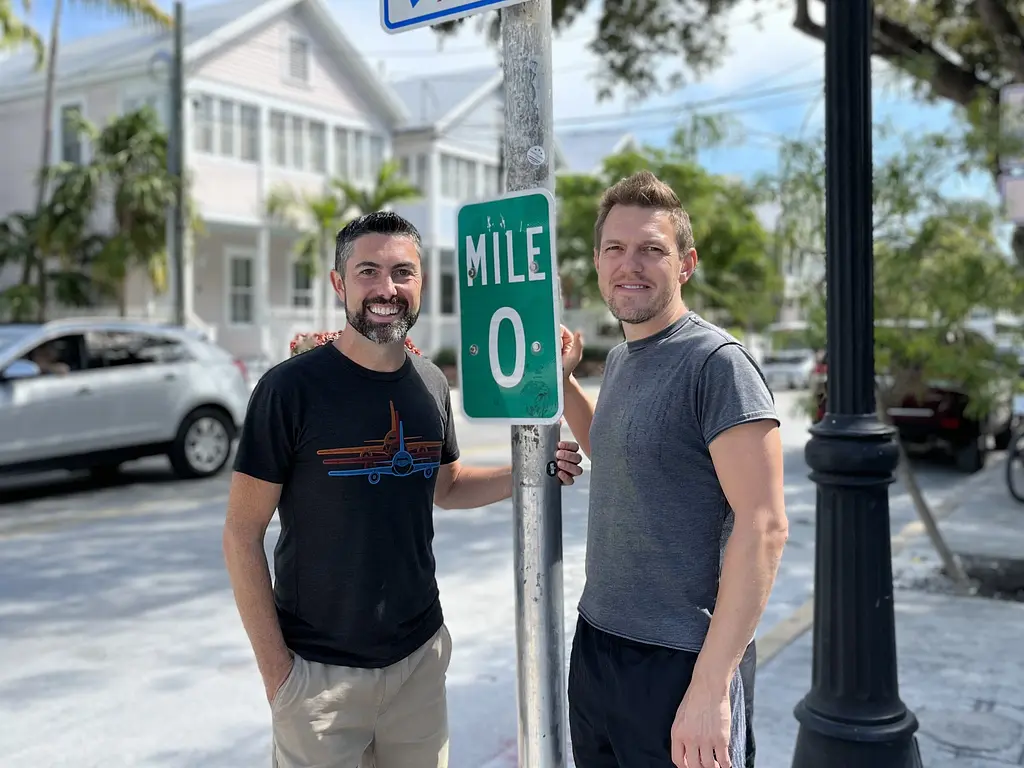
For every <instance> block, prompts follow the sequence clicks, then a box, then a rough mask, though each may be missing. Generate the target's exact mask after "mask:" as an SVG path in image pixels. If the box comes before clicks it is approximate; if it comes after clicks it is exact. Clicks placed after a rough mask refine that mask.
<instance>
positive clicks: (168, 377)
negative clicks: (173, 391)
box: [164, 373, 178, 381]
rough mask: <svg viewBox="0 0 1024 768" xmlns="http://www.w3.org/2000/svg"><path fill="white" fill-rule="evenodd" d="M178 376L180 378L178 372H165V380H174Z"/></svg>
mask: <svg viewBox="0 0 1024 768" xmlns="http://www.w3.org/2000/svg"><path fill="white" fill-rule="evenodd" d="M177 378H178V374H176V373H165V374H164V381H174V380H175V379H177Z"/></svg>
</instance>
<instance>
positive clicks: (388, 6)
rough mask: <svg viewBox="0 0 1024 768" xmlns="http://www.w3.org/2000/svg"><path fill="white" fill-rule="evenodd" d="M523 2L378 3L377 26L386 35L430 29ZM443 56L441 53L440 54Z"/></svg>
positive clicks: (441, 0)
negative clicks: (378, 20) (380, 27)
mask: <svg viewBox="0 0 1024 768" xmlns="http://www.w3.org/2000/svg"><path fill="white" fill-rule="evenodd" d="M525 1H526V0H380V24H381V26H382V27H384V31H385V32H387V33H389V34H397V33H399V32H408V31H409V30H410V29H418V28H420V27H430V26H433V25H435V24H442V23H444V22H446V21H454V20H455V19H461V18H463V17H465V16H472V15H473V14H476V13H483V12H484V11H494V10H497V9H498V8H505V7H507V6H509V5H518V4H519V3H522V2H525ZM441 53H442V55H443V53H444V52H443V51H442V52H441Z"/></svg>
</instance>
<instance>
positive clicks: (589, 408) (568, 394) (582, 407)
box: [562, 376, 594, 458]
mask: <svg viewBox="0 0 1024 768" xmlns="http://www.w3.org/2000/svg"><path fill="white" fill-rule="evenodd" d="M562 415H563V416H564V417H565V422H566V423H567V424H568V425H569V429H571V430H572V436H573V437H575V438H576V442H577V443H579V445H580V450H581V451H583V453H585V454H586V455H587V457H588V458H589V457H590V424H591V422H593V421H594V404H593V403H592V402H590V398H589V397H587V394H586V392H584V391H583V387H581V386H580V383H579V382H578V381H576V377H575V376H570V377H569V378H568V379H566V380H565V407H564V409H563V414H562Z"/></svg>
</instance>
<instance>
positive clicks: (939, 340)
mask: <svg viewBox="0 0 1024 768" xmlns="http://www.w3.org/2000/svg"><path fill="white" fill-rule="evenodd" d="M877 130H878V132H879V134H881V135H882V138H890V137H891V132H890V130H889V129H887V128H885V127H880V128H878V129H877ZM899 138H901V141H900V143H901V144H902V148H901V149H900V150H899V151H897V152H894V153H893V154H892V155H891V156H889V157H885V158H878V159H876V163H875V169H874V189H873V206H874V220H873V228H874V314H875V320H876V324H875V331H874V346H875V371H876V380H877V386H878V392H877V403H878V408H879V417H880V418H881V419H882V420H883V421H888V420H889V419H888V416H887V408H888V407H890V406H893V405H899V404H901V403H902V402H903V401H904V399H905V398H906V397H908V396H910V397H913V396H916V395H920V394H921V393H922V391H923V388H924V386H925V385H926V383H927V382H936V381H947V382H954V383H955V386H957V387H958V388H959V389H960V390H962V391H963V393H964V394H966V395H967V396H968V398H969V406H968V414H969V415H972V416H983V415H985V414H987V413H988V412H989V411H990V409H991V408H992V407H993V405H994V400H995V398H996V397H997V396H1000V392H999V388H1000V387H1001V386H1002V384H1003V383H1004V382H1009V381H1012V380H1013V379H1014V378H1015V377H1016V373H1017V367H1018V363H1017V361H1016V359H1015V357H1014V356H1003V355H1001V354H1000V353H999V352H998V351H997V349H996V347H995V346H994V345H993V344H992V343H989V342H988V341H986V340H985V339H984V338H983V337H981V336H980V335H978V334H976V333H974V332H972V328H971V323H970V319H971V314H972V312H974V311H975V310H978V309H984V310H988V311H989V312H992V313H998V312H1001V311H1009V312H1019V311H1021V309H1024V268H1022V267H1021V266H1020V265H1019V264H1017V263H1016V262H1015V261H1014V259H1013V258H1012V256H1011V255H1010V253H1009V251H1008V249H1007V248H1006V246H1005V244H1004V243H1002V242H1001V241H1000V238H999V233H998V225H999V224H1000V221H999V219H998V211H997V209H996V208H995V207H994V206H992V205H990V204H988V203H986V202H985V201H983V200H978V199H971V198H964V197H958V196H956V195H952V194H949V193H948V192H947V191H946V189H945V188H944V187H945V185H946V184H947V183H948V182H950V181H953V182H955V181H957V180H958V176H959V173H958V167H957V166H958V162H959V158H958V157H957V153H956V147H957V141H958V137H955V136H952V137H951V136H949V135H946V134H933V135H926V136H918V137H913V136H909V135H904V136H902V137H899ZM780 167H781V168H782V169H783V172H784V173H783V175H782V176H780V178H778V179H777V180H776V182H777V183H776V189H777V195H778V202H779V204H780V207H781V210H782V213H781V217H780V222H779V232H780V233H781V235H783V236H784V237H786V238H788V240H789V242H788V243H787V246H786V247H788V248H789V249H790V250H791V251H792V252H796V253H800V254H808V255H809V256H808V257H809V258H821V259H823V258H824V250H825V242H824V235H825V222H824V206H823V205H820V201H823V200H824V199H825V175H824V173H823V170H824V142H823V141H822V140H821V139H817V140H814V141H805V142H793V143H789V144H787V145H786V146H785V147H784V149H783V155H782V160H781V162H780ZM815 201H817V202H818V203H819V204H814V203H815ZM822 266H823V265H822ZM822 271H823V270H822ZM807 299H808V302H809V307H810V310H811V311H810V320H811V326H812V327H811V331H810V333H811V336H812V338H813V339H814V341H815V342H816V343H817V344H818V345H822V346H823V344H824V339H825V285H824V284H818V285H815V286H812V287H811V289H810V291H809V293H808V296H807ZM811 400H813V397H812V398H811ZM808 406H809V408H810V409H812V410H813V409H815V408H816V406H817V402H811V401H809V402H808ZM901 454H902V460H901V461H900V465H899V469H898V472H899V474H900V476H901V479H902V480H903V482H904V484H905V486H906V487H907V488H908V490H909V491H910V493H911V496H912V498H913V500H914V503H915V506H916V507H917V510H918V513H919V514H920V516H921V518H922V521H924V523H925V525H926V527H928V530H929V532H930V533H931V534H932V538H933V541H934V543H935V545H936V547H937V548H938V549H939V551H940V554H942V555H943V557H944V559H947V567H951V568H956V567H957V566H956V564H955V562H953V560H952V559H951V558H952V556H951V555H950V554H949V552H948V548H946V547H945V544H944V542H942V540H941V536H940V535H939V532H938V528H937V527H936V526H935V522H934V516H933V515H932V513H931V510H930V509H929V508H928V505H927V502H926V500H925V499H924V496H923V495H922V494H921V492H920V488H919V487H918V484H917V482H916V479H915V477H914V475H913V472H912V470H911V467H910V464H909V462H908V461H907V460H906V454H905V451H903V447H902V445H901ZM960 459H961V462H962V463H963V464H964V466H965V468H970V467H969V466H968V465H970V464H971V463H972V462H974V461H976V460H977V455H976V454H973V455H972V452H970V451H965V452H964V454H963V455H962V456H961V457H960Z"/></svg>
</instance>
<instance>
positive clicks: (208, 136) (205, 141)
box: [195, 96, 214, 152]
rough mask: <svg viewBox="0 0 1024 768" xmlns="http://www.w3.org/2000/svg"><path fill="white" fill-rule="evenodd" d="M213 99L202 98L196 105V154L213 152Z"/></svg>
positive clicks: (209, 97) (208, 97)
mask: <svg viewBox="0 0 1024 768" xmlns="http://www.w3.org/2000/svg"><path fill="white" fill-rule="evenodd" d="M213 121H214V118H213V98H212V97H211V96H200V97H199V101H198V102H197V103H196V117H195V128H196V143H195V150H196V152H213Z"/></svg>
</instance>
